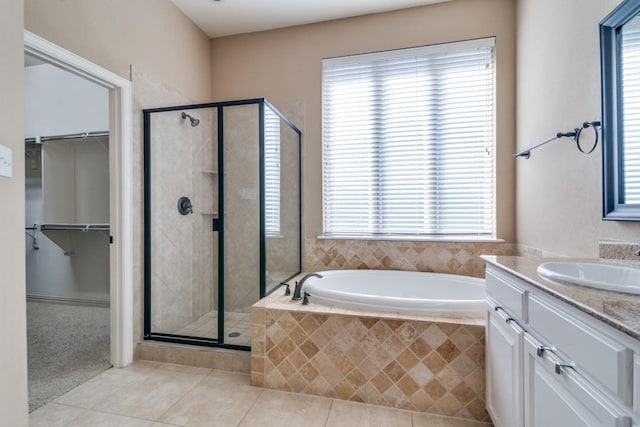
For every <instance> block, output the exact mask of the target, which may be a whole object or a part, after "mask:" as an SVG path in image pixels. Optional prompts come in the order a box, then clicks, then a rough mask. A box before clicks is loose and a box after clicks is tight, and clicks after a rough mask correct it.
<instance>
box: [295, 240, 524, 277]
mask: <svg viewBox="0 0 640 427" xmlns="http://www.w3.org/2000/svg"><path fill="white" fill-rule="evenodd" d="M515 253H516V247H515V245H514V244H512V243H476V242H445V241H443V242H398V241H378V240H366V241H365V240H329V239H306V241H305V252H304V271H319V270H348V269H381V270H407V271H428V272H436V273H451V274H461V275H465V276H474V277H484V266H485V264H484V261H482V260H481V259H480V255H515Z"/></svg>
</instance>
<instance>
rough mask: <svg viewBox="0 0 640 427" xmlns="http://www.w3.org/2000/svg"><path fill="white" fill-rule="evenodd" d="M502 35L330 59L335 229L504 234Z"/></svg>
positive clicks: (329, 215) (328, 170)
mask: <svg viewBox="0 0 640 427" xmlns="http://www.w3.org/2000/svg"><path fill="white" fill-rule="evenodd" d="M494 45H495V40H494V39H493V38H489V39H482V40H473V41H467V42H459V43H448V44H443V45H436V46H427V47H419V48H411V49H402V50H395V51H388V52H380V53H372V54H364V55H356V56H350V57H342V58H332V59H326V60H324V61H323V93H322V98H323V100H322V102H323V105H322V106H323V186H324V192H323V209H324V234H325V236H327V237H332V236H333V237H336V236H354V237H363V238H366V237H376V236H438V235H484V236H493V235H494V212H495V209H494V59H493V48H494Z"/></svg>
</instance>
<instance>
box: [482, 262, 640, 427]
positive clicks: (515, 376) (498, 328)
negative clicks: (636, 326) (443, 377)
mask: <svg viewBox="0 0 640 427" xmlns="http://www.w3.org/2000/svg"><path fill="white" fill-rule="evenodd" d="M486 284H487V303H488V306H489V309H488V315H487V328H486V352H487V354H486V372H487V380H486V387H487V388H486V392H487V393H486V394H487V396H486V401H487V410H488V412H489V414H490V415H491V417H492V419H493V421H494V425H495V426H496V427H516V426H524V427H551V426H562V427H574V426H575V427H578V426H589V427H596V426H603V427H631V426H632V422H635V424H633V425H636V424H640V421H639V420H640V417H639V413H640V411H638V409H640V399H638V394H639V393H640V373H639V372H638V366H640V358H639V357H638V355H637V354H638V353H639V352H638V345H637V341H635V340H633V339H632V338H631V337H629V336H626V335H625V334H622V333H620V332H619V331H617V330H614V329H613V328H611V327H609V326H608V325H605V324H604V323H602V322H600V321H599V320H597V319H596V318H593V317H591V316H589V315H587V314H585V313H583V312H580V311H579V310H577V309H576V308H574V307H572V306H570V305H569V304H567V303H565V302H563V301H560V300H558V299H556V298H554V297H552V296H550V295H548V294H547V293H545V292H544V291H542V290H541V289H539V288H537V287H535V286H532V285H531V284H529V283H527V282H526V281H524V280H522V279H521V278H519V277H516V276H515V275H512V274H510V273H509V272H507V271H503V270H501V269H499V268H498V267H496V266H493V265H488V267H487V274H486ZM634 349H635V350H636V351H635V352H634ZM634 353H635V355H634ZM634 364H635V367H636V369H635V375H634ZM633 383H635V390H634V384H633ZM634 391H635V394H634ZM634 396H635V399H634Z"/></svg>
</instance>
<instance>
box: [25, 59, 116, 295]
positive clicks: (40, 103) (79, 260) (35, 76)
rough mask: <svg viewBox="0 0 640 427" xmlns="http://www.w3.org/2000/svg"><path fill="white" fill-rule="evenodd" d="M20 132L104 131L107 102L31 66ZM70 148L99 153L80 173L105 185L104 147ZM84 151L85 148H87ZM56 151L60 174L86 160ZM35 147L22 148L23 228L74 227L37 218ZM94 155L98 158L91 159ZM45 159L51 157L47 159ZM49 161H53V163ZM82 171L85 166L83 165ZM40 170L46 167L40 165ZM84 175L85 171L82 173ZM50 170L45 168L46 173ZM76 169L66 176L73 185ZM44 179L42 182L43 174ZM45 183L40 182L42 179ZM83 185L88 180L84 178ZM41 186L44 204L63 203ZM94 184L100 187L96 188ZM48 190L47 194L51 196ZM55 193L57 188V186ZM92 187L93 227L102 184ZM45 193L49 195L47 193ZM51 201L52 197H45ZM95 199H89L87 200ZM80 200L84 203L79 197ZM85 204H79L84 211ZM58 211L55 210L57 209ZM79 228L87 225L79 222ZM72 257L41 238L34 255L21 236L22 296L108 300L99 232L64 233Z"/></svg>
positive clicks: (104, 241) (78, 83)
mask: <svg viewBox="0 0 640 427" xmlns="http://www.w3.org/2000/svg"><path fill="white" fill-rule="evenodd" d="M25 128H26V130H27V131H26V132H27V137H35V136H50V135H62V134H67V133H80V132H91V131H104V130H108V129H109V99H108V91H107V90H106V89H105V88H103V87H100V86H98V85H96V84H94V83H91V82H89V81H87V80H84V79H81V78H79V77H77V76H75V75H73V74H71V73H68V72H65V71H63V70H60V69H58V68H56V67H54V66H52V65H49V64H44V65H36V66H31V67H26V68H25ZM77 141H78V142H73V143H72V144H90V145H91V147H97V149H98V150H105V153H102V154H101V155H99V156H98V157H99V158H101V159H103V160H104V161H103V163H104V164H100V165H97V166H96V165H92V166H91V169H92V171H85V172H86V173H90V174H92V175H96V176H98V175H99V176H101V177H106V178H107V179H102V180H101V181H103V182H102V184H106V183H108V141H107V140H104V141H103V142H102V146H104V148H101V146H100V144H97V143H96V142H95V141H93V142H88V141H80V140H77ZM47 144H54V146H52V147H50V148H58V147H59V146H57V145H55V144H65V146H67V145H70V144H71V143H66V142H51V143H47ZM91 147H89V148H91ZM60 148H62V151H63V152H64V153H65V155H66V156H68V157H73V158H71V159H67V160H69V161H68V162H67V161H66V160H65V162H64V165H63V169H69V168H73V165H74V163H77V162H81V163H80V164H79V165H78V166H82V165H85V163H86V159H87V157H86V156H82V155H81V154H82V153H81V151H78V150H75V151H74V150H65V149H64V147H60ZM38 149H39V147H34V146H27V148H26V150H27V152H28V153H29V152H31V159H27V161H26V165H25V172H26V187H25V188H26V224H28V225H33V224H34V223H36V222H37V223H43V222H63V223H66V222H70V223H73V222H76V221H74V218H70V219H69V220H65V219H64V218H62V219H61V218H57V217H56V218H48V217H47V215H45V214H44V213H43V192H42V188H43V179H42V171H43V167H42V162H41V159H42V155H41V153H40V154H38V151H39V150H38ZM97 154H100V153H97ZM47 158H48V159H51V158H52V157H51V156H49V157H47ZM54 161H55V160H54ZM85 166H86V165H85ZM45 168H46V165H45ZM84 169H86V167H85V168H84ZM49 170H51V168H49ZM81 171H82V170H80V169H78V170H76V172H75V173H73V174H72V175H73V176H71V178H73V179H72V181H77V179H78V174H79V173H80V172H81ZM45 176H48V175H47V174H46V173H45ZM45 180H46V179H45ZM82 181H83V183H90V182H91V181H92V180H91V179H88V178H87V177H85V178H84V179H82ZM48 183H49V185H47V182H45V191H48V192H49V194H48V195H49V196H50V197H49V199H50V200H53V201H55V200H56V199H60V200H63V199H64V200H67V199H69V198H68V197H67V198H65V197H62V196H61V195H60V194H57V195H56V194H53V195H52V194H51V192H52V191H55V187H56V186H55V185H51V182H50V181H48ZM63 184H64V185H62V187H64V188H67V187H74V183H73V182H71V183H67V182H66V181H65V182H64V183H63ZM98 184H100V183H98ZM52 187H53V190H52ZM58 187H60V186H58ZM102 187H104V185H102V186H98V187H96V186H95V185H94V186H92V188H93V189H95V190H96V191H90V192H89V193H92V195H91V196H90V197H92V200H89V203H88V205H89V206H94V207H95V206H101V207H102V209H100V210H101V211H104V212H105V214H106V216H104V215H103V216H100V217H99V218H98V217H96V219H94V220H93V221H88V222H93V223H98V222H99V223H106V222H109V220H108V184H106V187H105V188H102ZM47 188H49V190H47ZM51 196H53V197H51ZM93 197H95V199H93ZM69 200H71V201H68V202H66V203H71V204H74V206H73V207H72V208H73V209H72V211H76V210H78V206H79V203H74V201H73V200H72V199H69ZM85 200H86V197H85ZM86 204H87V203H85V205H86ZM58 210H59V209H58ZM80 222H87V221H86V218H83V220H82V221H80ZM68 235H69V236H70V238H71V241H72V246H73V252H72V254H71V255H69V256H67V255H65V254H64V252H63V250H62V249H61V248H60V247H59V246H57V245H56V244H55V243H54V242H53V241H51V240H49V239H48V238H47V237H46V236H45V235H44V234H43V233H40V234H39V249H37V250H36V249H35V248H34V245H33V241H32V239H31V237H29V236H26V264H27V275H26V280H27V295H31V296H34V295H35V296H46V297H58V298H67V299H80V300H91V301H108V300H109V242H108V235H107V233H101V232H90V233H82V232H70V233H68Z"/></svg>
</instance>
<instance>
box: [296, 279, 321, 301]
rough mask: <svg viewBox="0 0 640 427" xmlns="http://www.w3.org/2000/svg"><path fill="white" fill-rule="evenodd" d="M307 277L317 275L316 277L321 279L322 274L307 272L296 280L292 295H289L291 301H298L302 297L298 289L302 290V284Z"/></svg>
mask: <svg viewBox="0 0 640 427" xmlns="http://www.w3.org/2000/svg"><path fill="white" fill-rule="evenodd" d="M309 277H317V278H318V279H322V274H318V273H309V274H306V275H305V276H304V277H303V278H302V279H300V281H299V282H296V288H295V289H294V291H293V296H292V297H291V301H299V300H301V299H302V297H301V296H300V291H301V290H302V284H303V283H304V282H305V281H306V280H307V279H308V278H309Z"/></svg>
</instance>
